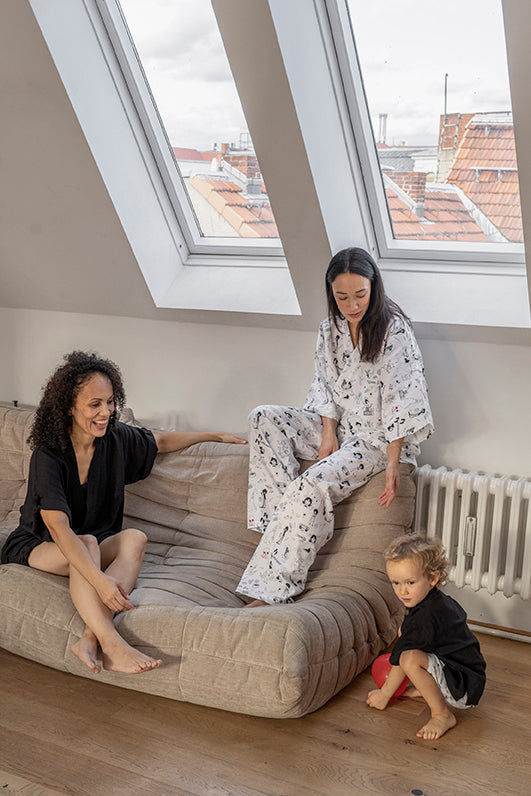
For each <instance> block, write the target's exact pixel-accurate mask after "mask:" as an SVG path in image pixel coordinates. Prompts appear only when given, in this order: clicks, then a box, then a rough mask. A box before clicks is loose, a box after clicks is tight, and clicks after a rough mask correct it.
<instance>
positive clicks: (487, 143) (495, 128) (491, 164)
mask: <svg viewBox="0 0 531 796" xmlns="http://www.w3.org/2000/svg"><path fill="white" fill-rule="evenodd" d="M457 140H458V142H457V146H456V150H455V155H454V157H453V161H452V164H451V166H450V168H449V170H448V173H447V176H446V179H445V182H447V183H451V184H452V185H457V186H458V187H459V188H461V190H462V191H463V192H464V193H465V194H466V196H467V197H469V199H471V200H472V202H473V203H474V204H475V205H476V206H477V207H478V208H479V209H480V210H481V211H482V213H484V214H485V216H487V218H489V219H490V221H492V223H493V224H494V225H495V226H496V228H497V229H498V230H499V231H500V232H501V233H502V235H504V237H505V238H506V239H507V240H509V241H512V242H515V243H522V242H523V239H524V238H523V230H522V215H521V210H520V191H519V184H518V171H517V164H516V148H515V141H514V130H513V123H512V115H511V114H510V113H478V114H475V115H473V116H471V117H470V118H468V119H467V120H466V122H464V129H463V123H462V124H461V125H460V129H459V130H458V133H457Z"/></svg>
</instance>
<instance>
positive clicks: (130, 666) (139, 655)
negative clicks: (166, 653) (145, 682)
mask: <svg viewBox="0 0 531 796" xmlns="http://www.w3.org/2000/svg"><path fill="white" fill-rule="evenodd" d="M159 666H162V661H161V660H160V659H155V658H152V657H151V656H149V655H144V653H143V652H140V651H139V650H136V649H135V648H134V647H131V646H130V645H129V644H128V643H127V642H126V641H123V640H122V641H121V643H120V642H115V643H114V644H111V645H109V646H108V647H106V648H105V650H103V668H104V669H106V670H107V671H110V672H123V673H124V674H139V673H140V672H148V671H150V670H151V669H157V668H158V667H159Z"/></svg>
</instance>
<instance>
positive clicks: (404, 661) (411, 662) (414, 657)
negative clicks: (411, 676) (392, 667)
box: [400, 650, 429, 675]
mask: <svg viewBox="0 0 531 796" xmlns="http://www.w3.org/2000/svg"><path fill="white" fill-rule="evenodd" d="M428 663H429V659H428V656H427V654H426V653H425V652H423V650H404V652H402V654H401V655H400V668H401V669H402V671H403V672H404V673H405V674H406V675H407V674H408V672H411V671H413V670H415V669H419V668H420V669H427V668H428Z"/></svg>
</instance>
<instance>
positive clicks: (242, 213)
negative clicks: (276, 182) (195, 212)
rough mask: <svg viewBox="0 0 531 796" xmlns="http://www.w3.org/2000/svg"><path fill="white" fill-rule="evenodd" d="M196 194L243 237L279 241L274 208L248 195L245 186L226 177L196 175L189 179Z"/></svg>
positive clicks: (262, 200)
mask: <svg viewBox="0 0 531 796" xmlns="http://www.w3.org/2000/svg"><path fill="white" fill-rule="evenodd" d="M189 182H190V185H192V186H193V187H194V188H195V189H196V191H198V192H199V193H200V194H201V196H203V197H204V198H205V199H206V200H207V201H208V202H209V203H210V204H211V205H212V207H214V209H215V210H217V212H218V213H219V214H220V215H221V216H222V217H223V218H224V219H225V220H226V221H227V222H228V223H229V224H230V225H231V227H233V229H235V230H236V231H237V232H238V234H239V235H240V236H241V237H242V238H278V237H279V234H278V229H277V225H276V224H275V219H274V218H273V213H272V210H271V206H270V204H269V202H268V201H267V199H265V200H264V198H263V195H261V197H260V199H255V198H253V197H248V196H245V195H244V194H243V193H242V189H241V186H238V185H236V183H234V182H229V181H227V180H224V179H223V178H218V177H214V176H212V177H210V176H206V175H202V174H196V175H194V176H193V177H191V178H190V180H189Z"/></svg>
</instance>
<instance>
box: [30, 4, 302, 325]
mask: <svg viewBox="0 0 531 796" xmlns="http://www.w3.org/2000/svg"><path fill="white" fill-rule="evenodd" d="M29 2H30V5H31V7H32V9H33V12H34V14H35V17H36V19H37V22H38V24H39V26H40V28H41V31H42V33H43V36H44V39H45V41H46V43H47V45H48V48H49V50H50V53H51V55H52V58H53V60H54V62H55V64H56V67H57V70H58V72H59V75H60V77H61V79H62V81H63V84H64V86H65V90H66V92H67V94H68V96H69V99H70V101H71V103H72V106H73V108H74V111H75V113H76V115H77V118H78V120H79V123H80V125H81V128H82V130H83V133H84V135H85V138H86V140H87V143H88V145H89V147H90V149H91V151H92V154H93V156H94V159H95V161H96V164H97V166H98V169H99V171H100V173H101V175H102V178H103V180H104V182H105V185H106V187H107V190H108V192H109V195H110V197H111V200H112V202H113V204H114V206H115V208H116V211H117V214H118V216H119V218H120V221H121V223H122V226H123V228H124V231H125V234H126V236H127V238H128V240H129V243H130V245H131V248H132V251H133V253H134V255H135V257H136V260H137V262H138V264H139V267H140V268H141V271H142V274H143V276H144V279H145V281H146V284H147V286H148V288H149V291H150V293H151V296H152V298H153V301H154V303H155V305H156V306H157V307H159V308H170V309H186V310H188V309H192V310H214V311H218V312H219V311H221V312H223V311H225V312H230V313H233V312H235V313H259V314H262V313H263V314H265V315H269V314H272V315H277V314H278V315H283V314H285V315H289V316H293V315H295V316H297V315H300V313H301V310H300V306H299V302H298V300H297V295H296V293H295V289H294V287H293V281H292V279H291V275H290V271H289V268H288V266H287V263H286V259H285V256H284V253H283V250H282V246H281V245H280V243H279V241H277V240H275V241H273V242H271V241H265V240H256V241H255V240H251V241H249V240H243V239H242V240H241V241H240V240H237V239H234V238H227V239H225V238H215V239H208V238H203V237H201V236H200V233H199V229H198V226H197V223H196V220H195V216H194V214H193V211H192V209H191V204H190V200H189V198H188V195H187V193H185V188H184V185H182V184H179V182H178V181H175V180H174V181H173V183H172V184H173V186H174V188H173V189H172V190H170V191H169V190H168V185H169V181H168V180H165V177H168V170H169V169H170V168H171V169H175V164H174V163H173V160H172V157H173V156H172V153H171V151H170V150H169V149H168V143H167V139H166V138H165V134H164V131H163V128H162V127H161V125H160V122H159V120H158V119H157V113H156V108H155V106H154V104H153V100H152V98H151V96H150V93H149V89H148V88H147V86H146V84H145V81H144V80H140V81H138V83H136V86H137V89H136V92H135V95H134V96H133V94H132V93H131V86H132V85H133V84H131V85H128V84H127V82H126V79H125V77H126V76H125V75H124V71H123V69H126V71H127V68H129V71H130V73H131V74H133V72H134V69H135V67H134V62H133V61H129V60H128V59H127V64H128V67H127V68H126V66H125V61H124V65H123V66H122V64H121V63H120V61H119V58H118V56H119V55H120V47H118V44H117V41H118V39H116V40H115V42H114V43H113V42H112V41H111V37H110V33H109V30H111V31H112V30H113V28H112V26H109V28H107V25H106V24H105V22H104V19H103V17H102V11H103V10H104V9H105V11H106V12H107V11H112V13H113V20H114V22H116V23H117V24H119V19H120V17H121V15H120V12H119V10H118V8H117V6H116V4H115V3H114V0H107V2H103V0H29ZM106 21H107V23H108V22H109V20H108V19H107V20H106ZM119 39H120V41H121V43H122V45H123V48H122V49H123V52H125V50H126V48H127V46H128V44H129V46H131V42H130V40H129V37H127V38H124V37H119ZM115 47H117V50H118V52H117V51H116V50H115ZM123 52H122V56H123ZM135 61H136V59H135ZM139 73H141V69H140V68H139ZM155 153H156V154H155Z"/></svg>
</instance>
